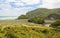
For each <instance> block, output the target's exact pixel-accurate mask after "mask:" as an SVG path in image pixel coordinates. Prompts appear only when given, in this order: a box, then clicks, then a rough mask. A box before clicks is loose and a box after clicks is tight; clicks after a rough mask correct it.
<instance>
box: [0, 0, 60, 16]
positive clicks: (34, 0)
mask: <svg viewBox="0 0 60 38" xmlns="http://www.w3.org/2000/svg"><path fill="white" fill-rule="evenodd" d="M40 1H42V5H39V6H38V5H37V7H35V6H33V7H32V6H31V7H22V8H21V7H20V8H13V7H12V6H11V5H9V3H10V2H14V3H15V5H16V6H24V5H25V4H26V5H34V4H40ZM41 7H43V8H60V0H6V1H5V2H4V1H0V8H2V9H3V10H0V16H19V15H21V14H25V13H26V12H27V11H28V10H32V9H35V8H41Z"/></svg>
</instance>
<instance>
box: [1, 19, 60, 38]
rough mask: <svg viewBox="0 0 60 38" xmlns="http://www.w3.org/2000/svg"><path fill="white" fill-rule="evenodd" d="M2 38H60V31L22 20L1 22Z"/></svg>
mask: <svg viewBox="0 0 60 38" xmlns="http://www.w3.org/2000/svg"><path fill="white" fill-rule="evenodd" d="M35 26H36V27H35ZM0 38H60V29H55V28H51V27H46V26H43V25H39V24H34V23H29V22H24V21H20V20H10V21H1V22H0Z"/></svg>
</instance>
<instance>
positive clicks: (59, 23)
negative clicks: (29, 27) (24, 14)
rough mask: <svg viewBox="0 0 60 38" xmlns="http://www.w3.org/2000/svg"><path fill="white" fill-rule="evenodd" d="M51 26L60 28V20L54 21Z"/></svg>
mask: <svg viewBox="0 0 60 38" xmlns="http://www.w3.org/2000/svg"><path fill="white" fill-rule="evenodd" d="M50 27H54V28H59V27H60V20H58V21H56V22H54V23H52V24H51V26H50Z"/></svg>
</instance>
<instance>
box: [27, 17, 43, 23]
mask: <svg viewBox="0 0 60 38" xmlns="http://www.w3.org/2000/svg"><path fill="white" fill-rule="evenodd" d="M28 22H33V23H37V24H43V23H44V19H43V18H42V17H34V18H31V19H29V20H28Z"/></svg>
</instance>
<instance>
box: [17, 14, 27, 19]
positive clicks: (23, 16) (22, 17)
mask: <svg viewBox="0 0 60 38" xmlns="http://www.w3.org/2000/svg"><path fill="white" fill-rule="evenodd" d="M18 19H28V17H27V16H26V15H21V16H19V17H18Z"/></svg>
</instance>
